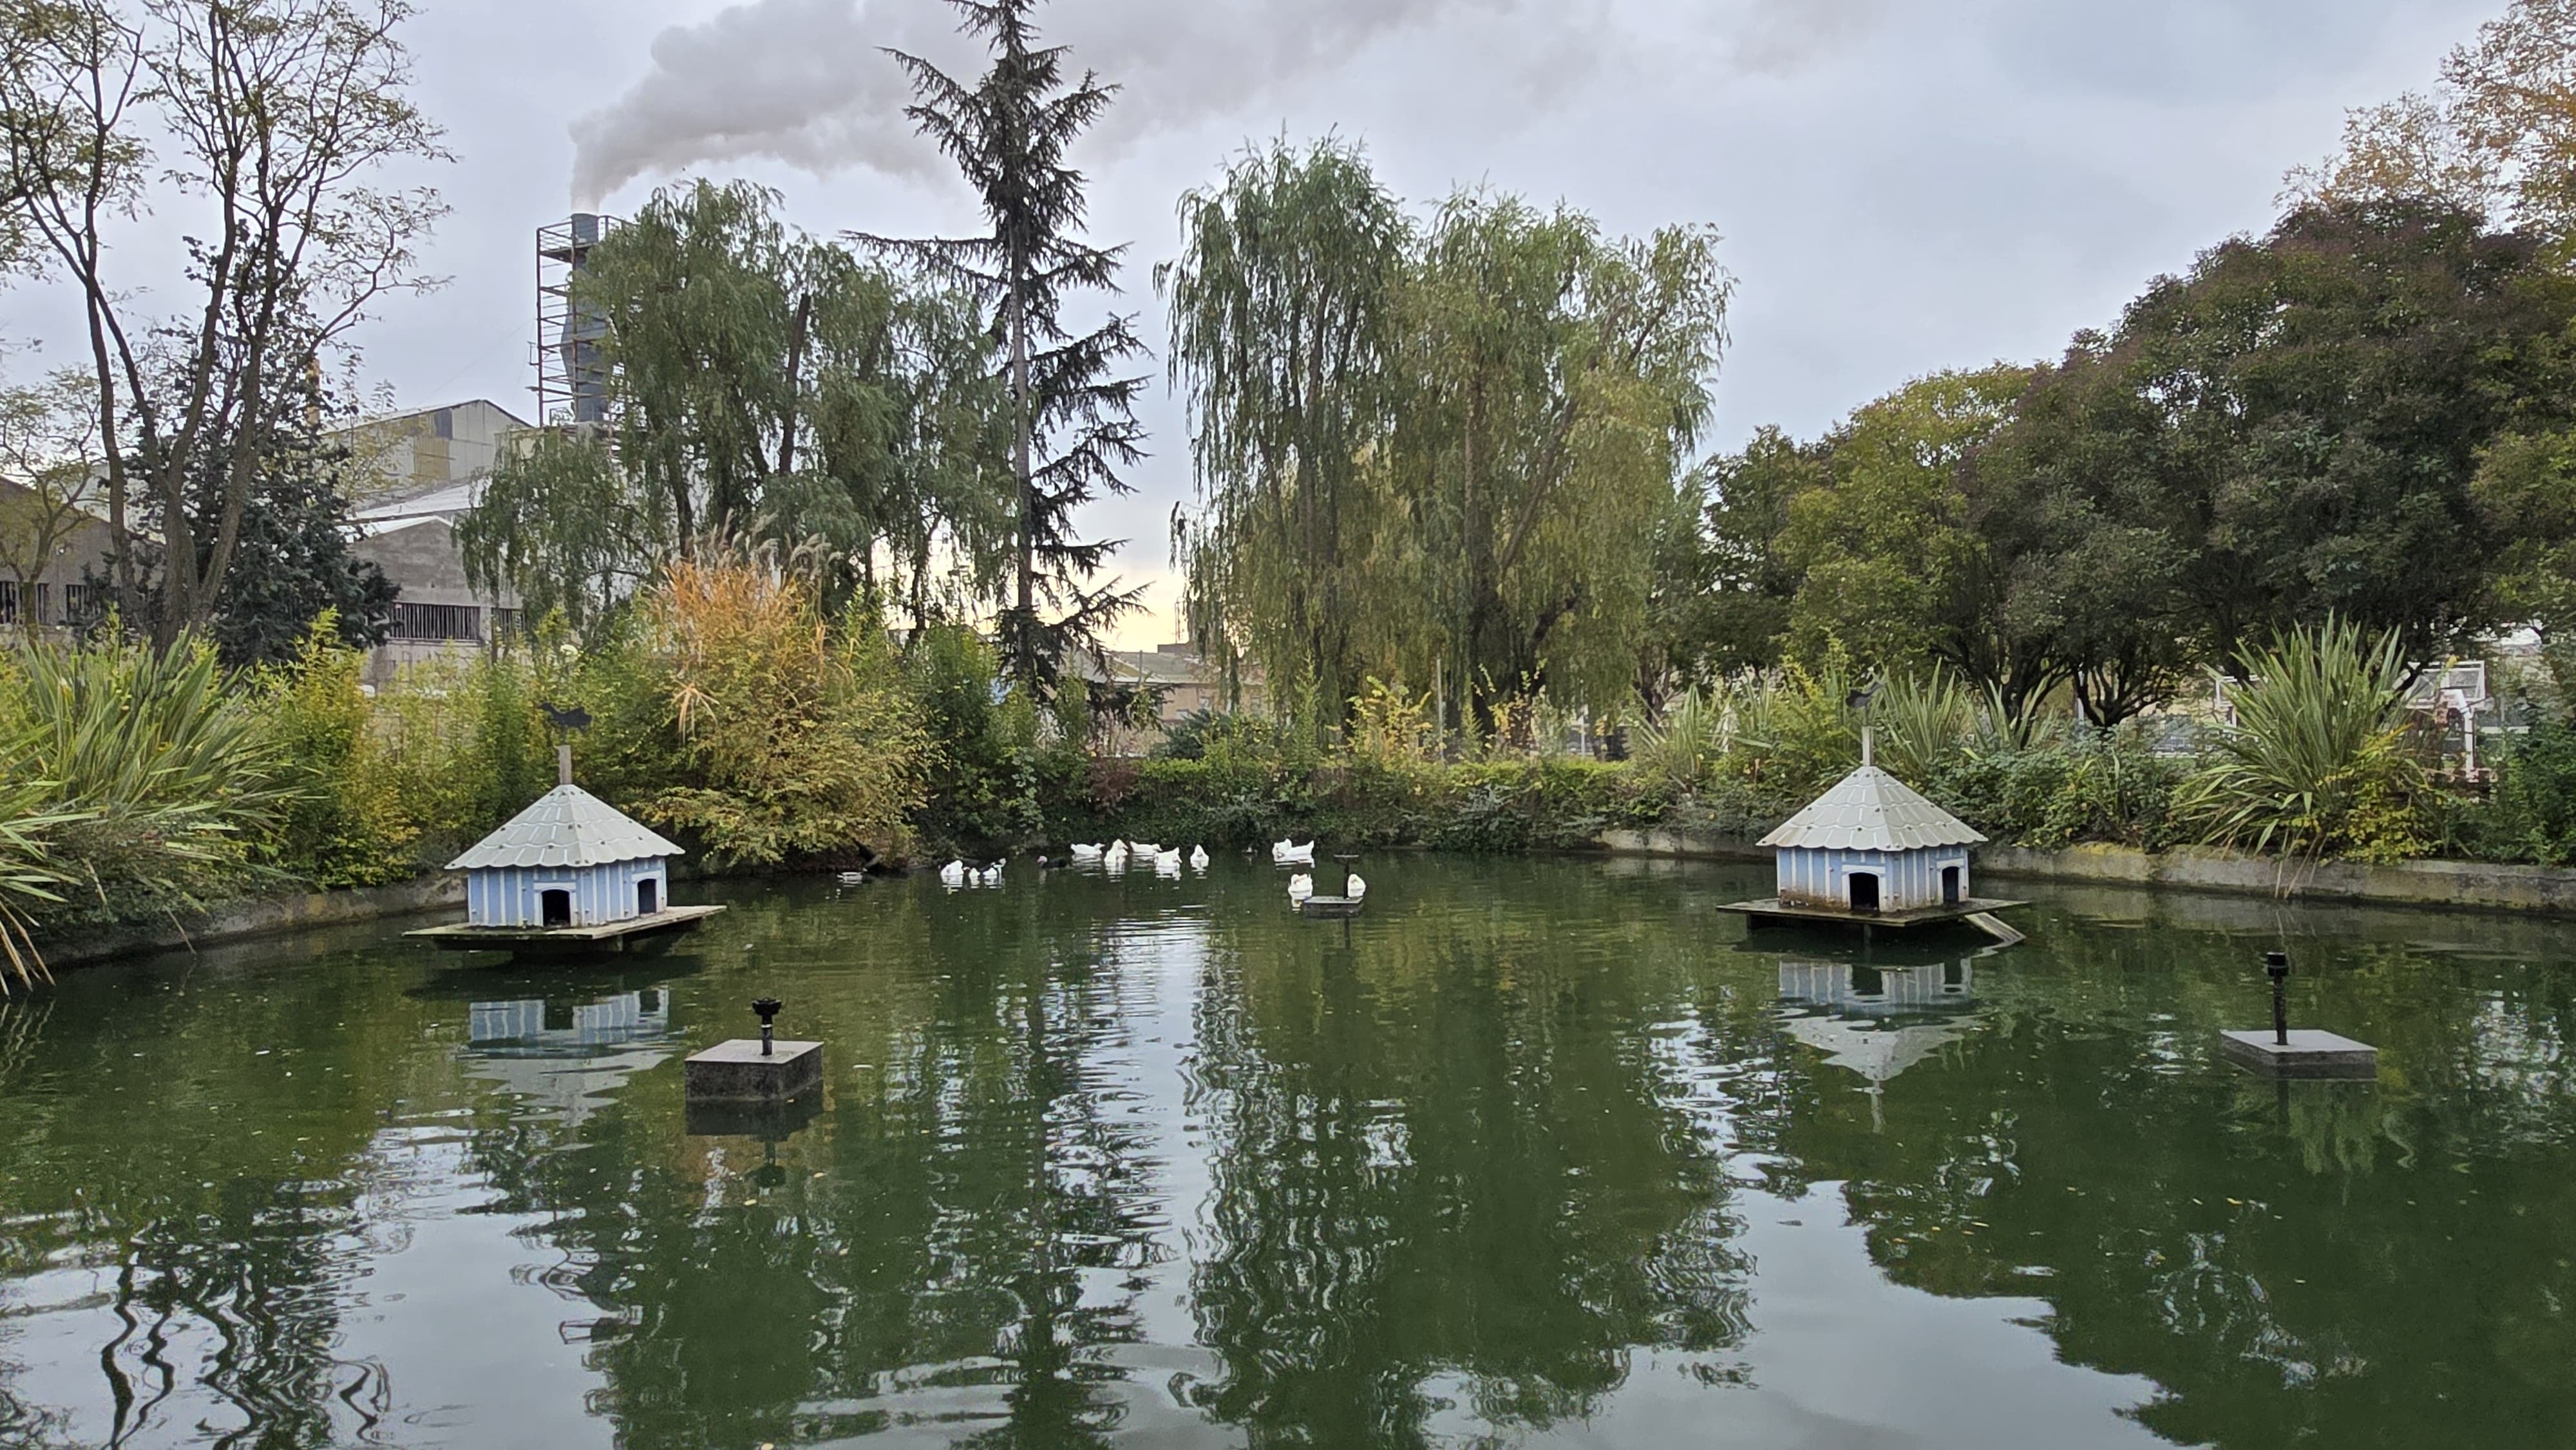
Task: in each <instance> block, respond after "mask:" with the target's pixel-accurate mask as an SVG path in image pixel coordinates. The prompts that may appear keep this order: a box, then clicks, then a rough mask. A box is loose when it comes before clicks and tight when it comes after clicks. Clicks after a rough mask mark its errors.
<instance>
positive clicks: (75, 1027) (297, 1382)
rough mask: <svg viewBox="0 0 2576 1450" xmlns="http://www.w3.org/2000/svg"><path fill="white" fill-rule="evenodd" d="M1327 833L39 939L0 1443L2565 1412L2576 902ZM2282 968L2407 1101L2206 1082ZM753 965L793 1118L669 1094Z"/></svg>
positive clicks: (2068, 1425) (1435, 1432)
mask: <svg viewBox="0 0 2576 1450" xmlns="http://www.w3.org/2000/svg"><path fill="white" fill-rule="evenodd" d="M1364 869H1365V870H1367V871H1368V874H1369V875H1370V877H1371V880H1372V886H1373V889H1372V890H1371V891H1370V893H1369V907H1368V912H1367V914H1366V915H1365V916H1364V917H1363V918H1361V919H1360V920H1359V921H1357V922H1355V923H1351V924H1350V926H1349V928H1348V930H1347V931H1346V930H1345V928H1344V926H1343V925H1342V924H1340V923H1315V922H1302V921H1299V920H1297V919H1296V918H1294V917H1293V916H1291V915H1290V914H1289V913H1288V911H1287V904H1286V898H1285V896H1284V894H1283V891H1282V873H1279V872H1276V871H1274V870H1272V869H1271V868H1270V867H1269V866H1268V865H1267V864H1266V863H1254V862H1250V861H1245V860H1240V859H1232V858H1222V859H1220V860H1219V861H1218V862H1217V864H1216V869H1215V870H1214V871H1213V872H1212V873H1210V874H1209V875H1207V876H1205V877H1199V876H1192V877H1188V878H1185V879H1182V880H1178V881H1172V880H1159V879H1157V878H1155V877H1154V876H1153V874H1152V873H1151V872H1150V871H1148V872H1139V873H1132V874H1129V875H1126V876H1123V877H1119V878H1114V879H1104V878H1101V877H1098V876H1096V875H1085V874H1077V873H1059V874H1056V875H1054V876H1050V877H1047V878H1044V879H1041V878H1040V876H1039V875H1038V874H1037V873H1036V872H1034V871H1033V870H1029V869H1027V868H1024V867H1014V868H1013V869H1012V872H1011V875H1010V879H1009V881H1008V883H1007V884H1006V885H1004V886H1003V887H1002V888H1000V889H998V890H969V891H963V892H956V893H951V892H947V891H944V890H942V889H941V888H940V887H939V885H938V883H937V882H936V881H935V880H932V879H928V878H917V879H914V880H909V881H894V882H882V883H876V884H871V885H867V886H862V887H850V888H842V887H836V886H834V885H832V884H830V883H795V884H787V885H768V884H752V883H725V884H709V885H705V886H699V887H689V886H684V887H683V888H682V890H681V891H680V892H679V893H678V894H679V895H680V897H681V899H683V900H694V899H706V898H712V899H720V900H724V901H727V902H730V903H731V904H732V907H733V909H732V910H731V911H730V912H729V913H727V914H726V915H724V916H723V917H721V918H719V919H717V921H716V922H715V923H713V924H712V926H711V927H710V928H709V929H708V930H706V931H705V932H703V933H701V934H700V935H699V936H697V937H696V938H694V939H692V940H691V941H690V942H689V944H688V945H687V946H686V947H684V948H683V949H681V950H680V951H677V952H674V953H673V954H671V955H668V956H665V957H661V958H656V959H642V960H638V961H634V962H630V963H628V964H626V965H624V966H621V967H616V968H590V969H565V968H557V969H551V970H542V971H540V970H528V969H522V968H517V967H511V966H506V965H474V964H467V962H460V960H459V959H456V958H453V957H442V956H440V955H438V954H436V953H432V952H429V951H426V950H423V949H420V948H416V947H414V946H411V945H409V944H406V943H403V942H402V941H401V940H400V939H399V937H398V935H397V933H398V932H399V931H400V930H401V929H402V928H403V927H405V926H411V925H419V924H421V923H420V922H419V921H417V920H414V921H408V922H395V923H388V924H385V925H383V926H381V927H370V928H366V929H363V930H352V931H346V932H339V933H324V934H315V935H310V936H305V937H298V938H291V939H283V940H277V941H270V942H263V943H257V944H253V945H248V946H243V947H239V948H230V949H222V950H209V951H208V952H206V953H204V954H203V955H200V956H196V957H188V956H184V955H181V956H172V957H165V958H161V959H158V960H155V961H151V962H146V963H138V964H135V965H132V966H123V967H115V968H102V969H93V970H86V971H80V972H76V973H67V974H66V975H65V977H64V979H63V981H62V982H61V984H60V985H59V986H58V987H56V988H54V989H52V990H49V991H43V992H39V993H35V994H33V995H29V994H25V993H22V994H20V995H19V996H17V997H16V998H14V999H12V1000H10V1001H9V1002H8V1003H7V1004H6V1005H5V1006H0V1445H7V1446H11V1447H20V1446H27V1447H34V1446H58V1445H59V1446H72V1445H80V1446H95V1445H108V1444H114V1445H127V1446H164V1445H226V1446H259V1447H270V1446H321V1445H359V1444H387V1445H398V1446H429V1445H452V1446H460V1447H466V1446H471V1447H482V1446H543V1447H580V1446H607V1445H619V1446H627V1447H652V1450H659V1447H674V1450H678V1447H687V1450H703V1447H724V1450H732V1447H740V1450H753V1447H758V1446H763V1445H774V1446H781V1447H784V1446H789V1445H826V1444H865V1445H869V1446H929V1445H951V1444H960V1443H972V1444H975V1445H989V1446H1004V1445H1008V1446H1031V1447H1038V1446H1045V1447H1055V1446H1075V1445H1120V1446H1153V1447H1194V1446H1202V1445H1208V1446H1216V1445H1265V1446H1266V1445H1314V1446H1329V1447H1341V1446H1374V1445H1476V1446H1484V1445H1551V1446H1554V1445H1564V1446H1603V1447H1627V1446H1667V1445H1692V1446H1788V1447H1917V1446H1961V1447H1999V1446H2033V1447H2049V1450H2062V1447H2094V1446H2142V1445H2153V1444H2163V1443H2172V1444H2194V1445H2228V1446H2241V1447H2266V1450H2269V1447H2281V1446H2290V1445H2298V1444H2308V1445H2317V1446H2322V1447H2334V1450H2350V1447H2366V1446H2410V1447H2412V1446H2439V1445H2463V1446H2477V1447H2481V1450H2498V1447H2516V1446H2548V1447H2565V1446H2568V1445H2570V1444H2576V1060H2572V1059H2571V1056H2570V1051H2569V1048H2570V1042H2571V1038H2576V927H2571V926H2567V925H2560V924H2553V923H2549V922H2545V921H2540V920H2537V919H2532V918H2518V917H2513V916H2470V915H2460V914H2446V913H2439V912H2405V911H2395V910H2390V911H2376V910H2355V909H2341V910H2338V909H2323V908H2305V909H2285V908H2282V907H2279V906H2276V905H2275V904H2273V903H2270V902H2268V901H2262V900H2254V899H2229V898H2219V897H2194V896H2178V895H2149V894H2144V893H2126V892H2108V891H2083V890H2074V889H2063V888H2053V887H2047V886H2032V887H2029V888H2027V889H2026V891H2025V893H2024V894H2027V895H2030V896H2032V897H2034V898H2036V900H2035V901H2034V902H2033V904H2032V905H2031V906H2029V907H2027V908H2024V909H2022V910H2020V911H2019V912H2017V913H2015V919H2016V920H2017V921H2018V922H2019V923H2020V924H2021V925H2023V926H2025V927H2026V928H2028V929H2029V931H2030V933H2031V941H2030V942H2029V943H2028V944H2027V945H2024V946H2021V947H2017V948H2014V949H2011V950H2008V951H2000V952H1992V951H1985V950H1984V949H1983V947H1982V945H1981V939H1979V938H1975V937H1972V936H1971V937H1954V938H1943V939H1940V940H1938V941H1935V942H1931V943H1929V944H1912V943H1905V942H1901V941H1892V940H1890V939H1888V938H1887V937H1886V936H1884V935H1883V936H1882V937H1881V939H1880V940H1879V941H1878V942H1876V943H1874V944H1871V945H1869V946H1867V947H1864V946H1863V945H1862V944H1861V943H1859V942H1858V941H1855V940H1845V939H1843V938H1840V937H1836V936H1828V935H1806V934H1792V935H1777V934H1771V933H1764V934H1761V935H1758V936H1755V937H1752V938H1750V939H1748V937H1747V936H1746V933H1745V930H1744V928H1743V927H1742V925H1741V924H1740V923H1738V922H1737V921H1736V920H1735V919H1734V918H1731V917H1728V916H1725V915H1723V914H1721V913H1719V912H1718V911H1716V910H1714V909H1713V908H1714V907H1715V905H1716V904H1718V903H1722V902H1726V901H1730V900H1735V899H1739V898H1742V897H1746V896H1751V895H1758V894H1763V892H1764V889H1765V888H1766V887H1767V883H1768V875H1767V872H1766V871H1764V870H1761V869H1747V868H1739V867H1724V866H1703V865H1675V864H1667V863H1633V862H1600V861H1591V860H1534V861H1484V860H1463V859H1451V858H1440V857H1428V856H1382V857H1376V858H1372V859H1371V860H1369V861H1368V862H1366V863H1365V864H1364ZM1994 884H1995V883H1989V886H1990V887H1991V886H1992V885H1994ZM2276 946H2286V947H2287V948H2288V950H2289V951H2290V952H2291V954H2292V956H2293V959H2294V961H2295V962H2296V963H2297V964H2298V968H2299V971H2298V975H2297V976H2295V977H2294V979H2293V981H2292V991H2291V1001H2292V1010H2293V1012H2294V1014H2295V1016H2296V1018H2297V1019H2298V1020H2299V1021H2300V1022H2301V1023H2303V1024H2306V1025H2315V1026H2321V1027H2328V1028H2332V1029H2335V1030H2338V1031H2341V1032H2345V1033H2347V1034H2349V1035H2352V1036H2355V1037H2359V1038H2362V1039H2364V1040H2367V1041H2370V1042H2373V1043H2375V1044H2377V1045H2378V1046H2379V1047H2380V1048H2381V1051H2382V1071H2381V1075H2380V1078H2379V1080H2378V1081H2377V1082H2376V1083H2292V1084H2286V1085H2283V1084H2275V1083H2270V1082H2262V1081H2256V1080H2253V1079H2251V1078H2248V1077H2245V1076H2242V1075H2240V1074H2238V1073H2237V1072H2236V1071H2234V1070H2232V1069H2231V1068H2229V1067H2227V1066H2226V1065H2224V1064H2223V1063H2221V1062H2220V1061H2219V1060H2218V1058H2217V1054H2216V1052H2215V1050H2214V1049H2215V1040H2214V1039H2215V1035H2216V1033H2217V1031H2218V1029H2219V1028H2221V1027H2222V1026H2251V1025H2255V1024H2257V1023H2259V1022H2260V1021H2262V1020H2263V1019H2264V1017H2265V1015H2266V1012H2267V1008H2266V1005H2265V998H2264V995H2263V990H2264V989H2263V987H2262V985H2261V979H2260V970H2259V958H2260V954H2261V952H2262V951H2263V950H2265V949H2267V948H2271V947H2276ZM471 960H472V959H468V961H471ZM764 993H769V994H775V995H777V996H779V997H781V998H784V999H785V1000H786V1002H787V1004H788V1005H787V1012H786V1015H785V1017H784V1018H783V1019H782V1022H781V1026H782V1029H784V1031H783V1035H787V1036H793V1037H808V1036H810V1037H819V1038H820V1039H822V1040H823V1041H824V1042H826V1043H827V1044H828V1048H827V1054H828V1056H827V1064H828V1067H827V1073H826V1080H825V1086H824V1094H823V1098H822V1100H821V1102H820V1104H819V1108H818V1110H817V1111H816V1112H815V1113H813V1114H812V1115H811V1116H810V1118H806V1119H804V1120H801V1121H789V1122H786V1123H783V1124H779V1125H777V1126H776V1127H774V1128H772V1129H771V1130H769V1131H768V1132H766V1133H765V1134H764V1133H761V1132H754V1131H746V1129H750V1128H756V1127H758V1125H757V1124H747V1123H744V1122H741V1121H725V1120H713V1121H710V1120H708V1119H707V1118H706V1117H705V1116H703V1115H700V1116H699V1117H696V1118H694V1119H693V1117H692V1115H691V1114H690V1113H689V1112H688V1111H687V1110H686V1108H685V1106H684V1103H683V1101H682V1092H681V1071H680V1067H681V1063H680V1060H681V1058H682V1057H683V1056H684V1055H685V1054H686V1053H688V1052H690V1051H692V1050H694V1049H696V1048H698V1047H701V1046H705V1045H708V1044H712V1043H714V1042H717V1041H720V1040H723V1039H725V1038H729V1037H736V1036H744V1035H751V1034H752V1033H753V1032H754V1031H756V1028H755V1024H754V1021H753V1018H752V1017H751V1015H750V1013H749V1011H748V1010H747V1004H748V1003H749V1001H750V1000H751V999H752V998H753V997H755V996H759V995H762V994H764Z"/></svg>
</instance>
